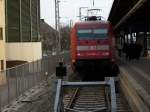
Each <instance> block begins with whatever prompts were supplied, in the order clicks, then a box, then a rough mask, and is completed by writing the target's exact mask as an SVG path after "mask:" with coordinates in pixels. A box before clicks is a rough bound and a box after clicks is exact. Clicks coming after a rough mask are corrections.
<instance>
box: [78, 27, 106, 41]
mask: <svg viewBox="0 0 150 112" xmlns="http://www.w3.org/2000/svg"><path fill="white" fill-rule="evenodd" d="M107 34H108V30H107V29H105V28H103V29H79V30H78V31H77V35H78V38H79V39H105V38H107Z"/></svg>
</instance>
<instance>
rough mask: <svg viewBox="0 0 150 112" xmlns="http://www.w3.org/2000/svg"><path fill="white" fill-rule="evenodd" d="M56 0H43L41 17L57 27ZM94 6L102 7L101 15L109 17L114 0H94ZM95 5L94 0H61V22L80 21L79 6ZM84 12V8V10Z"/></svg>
mask: <svg viewBox="0 0 150 112" xmlns="http://www.w3.org/2000/svg"><path fill="white" fill-rule="evenodd" d="M54 1H55V0H41V19H44V20H45V21H46V22H47V23H48V24H49V25H51V26H52V27H54V28H55V4H54ZM94 3H95V4H94V7H95V8H100V9H102V11H101V16H103V17H104V18H105V19H107V18H108V15H109V12H110V9H111V6H112V3H113V0H94ZM92 6H93V0H60V17H61V19H60V22H61V24H62V25H63V24H69V21H70V20H72V21H73V22H76V21H79V17H78V16H79V8H80V7H89V8H91V7H92ZM82 11H83V12H84V9H83V10H82Z"/></svg>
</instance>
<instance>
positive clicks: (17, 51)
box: [6, 42, 42, 62]
mask: <svg viewBox="0 0 150 112" xmlns="http://www.w3.org/2000/svg"><path fill="white" fill-rule="evenodd" d="M41 58H42V49H41V42H24V43H21V42H19V43H6V60H22V61H28V62H32V61H36V60H39V59H41Z"/></svg>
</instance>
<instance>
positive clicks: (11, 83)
mask: <svg viewBox="0 0 150 112" xmlns="http://www.w3.org/2000/svg"><path fill="white" fill-rule="evenodd" d="M60 58H64V61H65V62H68V59H69V58H68V53H65V54H60V55H55V56H52V55H51V56H48V57H45V58H43V59H42V60H38V61H35V62H31V63H26V64H24V65H20V66H17V67H14V68H10V69H7V70H5V71H0V111H1V110H2V108H3V107H5V106H8V105H9V104H10V103H11V102H12V101H14V100H16V99H17V98H18V97H19V96H20V95H22V94H23V93H24V92H25V91H27V90H29V89H30V88H32V87H34V86H35V85H37V84H39V83H41V82H42V81H44V80H46V75H45V74H49V75H52V74H54V73H55V67H56V65H57V64H58V60H59V59H60Z"/></svg>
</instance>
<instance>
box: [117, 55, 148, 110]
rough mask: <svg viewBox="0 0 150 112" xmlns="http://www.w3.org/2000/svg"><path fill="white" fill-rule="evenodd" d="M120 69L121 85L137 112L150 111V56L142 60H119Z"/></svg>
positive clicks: (120, 58) (122, 58) (119, 58)
mask: <svg viewBox="0 0 150 112" xmlns="http://www.w3.org/2000/svg"><path fill="white" fill-rule="evenodd" d="M117 61H118V64H119V67H120V75H119V77H120V85H121V88H123V93H124V94H125V96H126V98H127V99H128V101H129V103H130V105H131V107H132V110H135V112H137V111H139V112H149V111H150V56H148V57H141V59H140V60H130V61H129V60H127V59H125V56H123V57H118V58H117Z"/></svg>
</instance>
